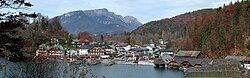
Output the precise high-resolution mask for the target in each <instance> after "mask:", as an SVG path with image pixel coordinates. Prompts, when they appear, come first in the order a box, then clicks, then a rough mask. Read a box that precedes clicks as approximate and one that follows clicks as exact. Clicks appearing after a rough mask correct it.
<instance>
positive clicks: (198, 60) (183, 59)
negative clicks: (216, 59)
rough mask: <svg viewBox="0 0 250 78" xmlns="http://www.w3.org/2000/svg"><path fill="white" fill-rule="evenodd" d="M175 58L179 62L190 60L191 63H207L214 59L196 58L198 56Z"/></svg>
mask: <svg viewBox="0 0 250 78" xmlns="http://www.w3.org/2000/svg"><path fill="white" fill-rule="evenodd" d="M174 59H175V61H176V62H177V63H178V64H181V63H182V62H183V61H188V62H189V63H190V64H191V65H195V64H201V65H207V64H208V63H209V62H210V61H212V59H208V58H199V59H196V58H183V57H175V58H174Z"/></svg>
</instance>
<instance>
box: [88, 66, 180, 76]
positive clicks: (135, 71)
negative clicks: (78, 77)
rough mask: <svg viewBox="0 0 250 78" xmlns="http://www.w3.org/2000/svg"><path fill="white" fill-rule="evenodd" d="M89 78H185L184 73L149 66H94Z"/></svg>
mask: <svg viewBox="0 0 250 78" xmlns="http://www.w3.org/2000/svg"><path fill="white" fill-rule="evenodd" d="M90 68H91V70H90V71H89V74H88V77H89V78H91V77H92V74H93V75H94V76H97V78H183V77H184V74H183V72H182V71H178V70H170V69H156V68H154V67H153V66H149V65H113V66H98V65H97V66H92V67H90Z"/></svg>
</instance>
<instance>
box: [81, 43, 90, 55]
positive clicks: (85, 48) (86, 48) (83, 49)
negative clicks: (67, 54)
mask: <svg viewBox="0 0 250 78" xmlns="http://www.w3.org/2000/svg"><path fill="white" fill-rule="evenodd" d="M89 49H90V45H83V46H81V48H80V49H78V51H79V55H87V54H88V53H89Z"/></svg>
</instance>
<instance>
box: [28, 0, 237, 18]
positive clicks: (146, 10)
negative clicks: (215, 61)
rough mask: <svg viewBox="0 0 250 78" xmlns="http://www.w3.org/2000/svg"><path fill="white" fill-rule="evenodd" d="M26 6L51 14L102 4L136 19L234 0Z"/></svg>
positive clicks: (76, 0) (102, 0)
mask: <svg viewBox="0 0 250 78" xmlns="http://www.w3.org/2000/svg"><path fill="white" fill-rule="evenodd" d="M28 1H30V2H31V3H33V5H34V6H33V7H32V8H30V9H28V10H29V11H34V12H36V13H42V14H43V15H47V16H49V18H53V17H55V16H59V15H62V14H64V13H67V12H71V11H76V10H93V9H101V8H106V9H108V10H109V11H110V12H114V13H115V14H118V15H122V16H134V17H136V18H137V19H138V20H139V21H140V22H142V23H147V22H150V21H155V20H160V19H164V18H171V17H174V16H177V15H180V14H183V13H186V12H192V11H195V10H199V9H205V8H217V7H220V6H223V4H226V5H227V4H229V3H230V2H235V1H236V0H28Z"/></svg>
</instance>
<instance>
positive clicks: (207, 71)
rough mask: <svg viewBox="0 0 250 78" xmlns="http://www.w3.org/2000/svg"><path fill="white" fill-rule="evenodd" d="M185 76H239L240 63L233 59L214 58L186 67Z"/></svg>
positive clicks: (236, 77)
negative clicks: (201, 63)
mask: <svg viewBox="0 0 250 78" xmlns="http://www.w3.org/2000/svg"><path fill="white" fill-rule="evenodd" d="M185 78H241V70H240V63H239V62H238V61H237V60H233V59H214V60H212V61H210V62H209V63H208V64H206V65H202V66H199V67H191V68H188V69H187V71H186V72H185Z"/></svg>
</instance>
